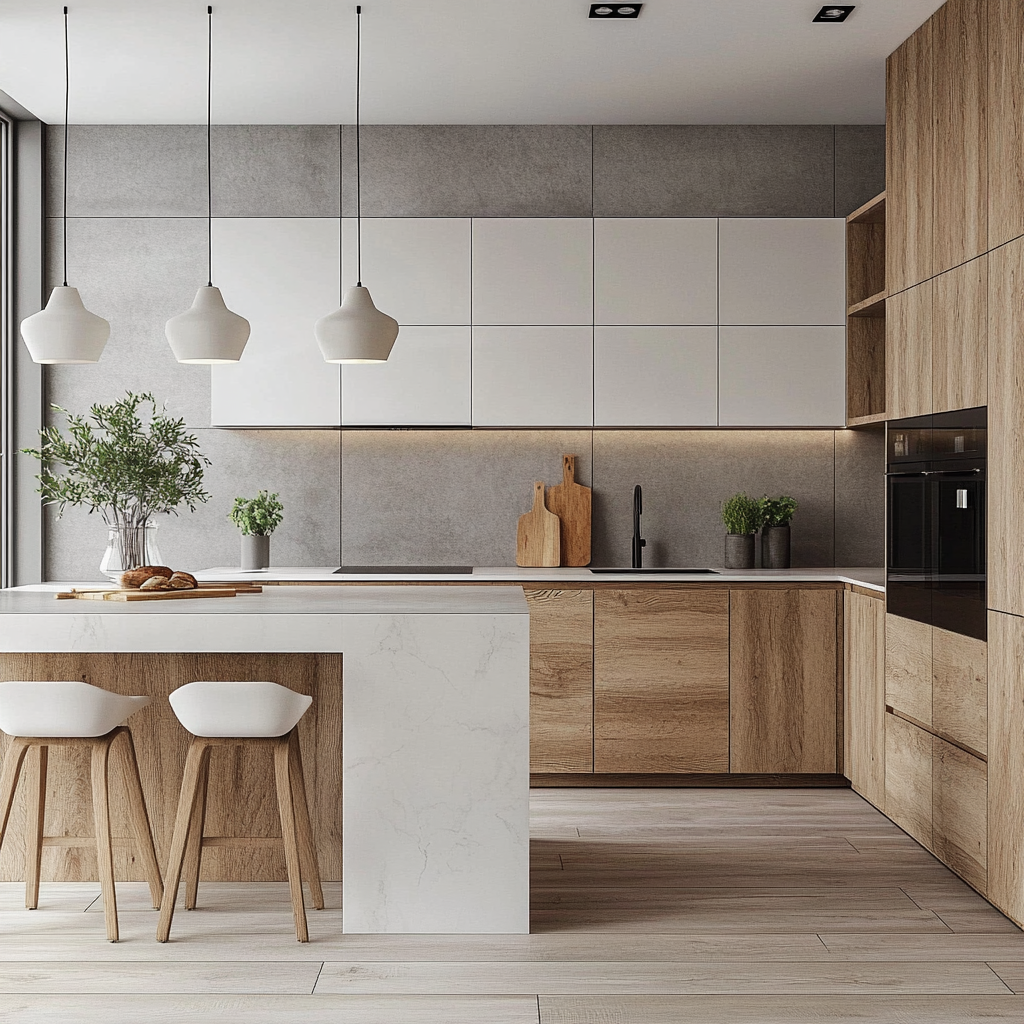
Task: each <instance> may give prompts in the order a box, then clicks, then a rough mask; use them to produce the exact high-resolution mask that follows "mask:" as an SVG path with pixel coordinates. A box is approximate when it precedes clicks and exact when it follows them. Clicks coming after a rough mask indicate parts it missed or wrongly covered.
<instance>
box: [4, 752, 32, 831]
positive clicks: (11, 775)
mask: <svg viewBox="0 0 1024 1024" xmlns="http://www.w3.org/2000/svg"><path fill="white" fill-rule="evenodd" d="M27 751H28V744H27V743H26V742H25V741H24V740H23V739H21V738H20V737H18V736H12V737H11V745H10V746H9V747H8V748H7V753H6V754H4V765H3V768H0V846H2V845H3V842H4V835H5V833H6V832H7V821H8V819H9V818H10V816H11V807H12V805H13V804H14V793H15V790H16V789H17V788H18V776H19V775H21V765H22V762H23V761H24V760H25V754H26V753H27Z"/></svg>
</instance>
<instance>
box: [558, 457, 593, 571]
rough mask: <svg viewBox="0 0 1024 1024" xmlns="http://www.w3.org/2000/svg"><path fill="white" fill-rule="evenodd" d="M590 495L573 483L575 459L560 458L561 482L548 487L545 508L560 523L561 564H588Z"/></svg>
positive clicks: (587, 491)
mask: <svg viewBox="0 0 1024 1024" xmlns="http://www.w3.org/2000/svg"><path fill="white" fill-rule="evenodd" d="M591 507H592V492H591V489H590V488H589V487H584V486H583V485H582V484H578V483H576V456H575V455H563V456H562V482H561V483H560V484H556V485H555V486H554V487H549V488H548V508H549V509H551V511H552V512H554V514H555V515H556V516H558V518H559V521H560V522H561V535H562V539H561V564H562V565H590V519H591Z"/></svg>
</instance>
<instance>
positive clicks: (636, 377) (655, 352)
mask: <svg viewBox="0 0 1024 1024" xmlns="http://www.w3.org/2000/svg"><path fill="white" fill-rule="evenodd" d="M717 423H718V328H717V327H595V328H594V425H595V426H598V427H708V426H712V427H713V426H715V425H716V424H717Z"/></svg>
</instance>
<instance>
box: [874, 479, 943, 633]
mask: <svg viewBox="0 0 1024 1024" xmlns="http://www.w3.org/2000/svg"><path fill="white" fill-rule="evenodd" d="M907 470H908V471H904V472H899V473H890V474H889V476H888V481H889V486H888V492H889V493H888V502H889V515H888V520H889V536H888V538H887V540H888V548H889V551H888V574H887V585H886V601H887V603H888V610H889V611H890V612H892V613H893V614H894V615H902V616H903V617H904V618H906V619H916V620H917V621H918V622H931V621H932V577H933V566H934V564H935V555H936V552H935V551H934V547H935V544H934V538H933V533H934V531H933V529H932V519H933V502H932V500H931V486H930V484H929V479H930V478H929V477H928V475H927V474H926V473H925V472H924V470H923V469H921V470H916V469H911V468H910V467H907Z"/></svg>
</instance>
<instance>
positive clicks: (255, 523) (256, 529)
mask: <svg viewBox="0 0 1024 1024" xmlns="http://www.w3.org/2000/svg"><path fill="white" fill-rule="evenodd" d="M283 518H284V505H282V504H281V502H279V501H278V500H277V494H276V493H274V494H268V493H267V492H266V491H260V492H259V494H257V495H256V497H255V498H235V507H234V508H233V509H232V510H231V511H230V512H229V513H228V519H230V520H231V522H233V523H234V524H235V526H237V527H238V528H239V529H240V530H241V531H242V535H243V536H245V537H248V536H251V535H255V536H257V537H267V536H269V535H270V534H272V533H273V532H274V531H275V530H276V529H277V528H278V527H279V526H280V525H281V520H282V519H283Z"/></svg>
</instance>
